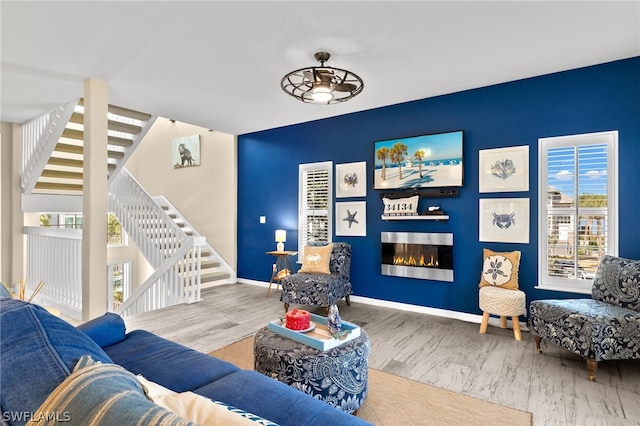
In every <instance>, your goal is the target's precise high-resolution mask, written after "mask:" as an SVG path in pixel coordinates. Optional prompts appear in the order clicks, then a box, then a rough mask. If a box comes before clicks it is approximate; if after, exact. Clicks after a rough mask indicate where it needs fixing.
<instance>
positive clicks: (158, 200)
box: [151, 195, 236, 284]
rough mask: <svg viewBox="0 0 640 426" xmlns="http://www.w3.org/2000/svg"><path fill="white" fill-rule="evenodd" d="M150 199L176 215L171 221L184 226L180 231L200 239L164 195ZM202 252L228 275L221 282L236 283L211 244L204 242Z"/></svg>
mask: <svg viewBox="0 0 640 426" xmlns="http://www.w3.org/2000/svg"><path fill="white" fill-rule="evenodd" d="M151 198H152V199H153V200H154V201H155V202H156V204H158V205H159V206H167V207H168V210H165V211H166V212H167V213H173V214H175V215H176V217H175V218H174V219H173V221H174V222H175V221H176V220H178V221H180V222H182V223H183V224H184V226H183V227H180V229H183V230H187V229H188V230H190V231H191V232H192V235H193V236H194V237H202V234H200V233H199V232H198V230H197V229H196V228H195V227H194V226H193V225H192V224H191V222H189V220H188V219H187V217H186V216H185V215H183V214H182V213H181V212H180V210H178V208H177V207H176V206H175V205H174V204H173V203H172V202H171V201H169V199H168V198H167V197H166V196H164V195H154V196H152V197H151ZM204 250H206V251H207V252H208V253H210V256H212V257H213V258H215V259H216V261H217V262H219V263H220V267H219V269H220V270H221V271H224V272H226V273H227V274H228V277H227V278H225V279H224V280H222V282H223V283H224V284H231V283H235V282H236V271H235V270H234V269H233V268H232V267H231V265H229V263H228V262H227V261H226V260H225V259H224V257H222V255H221V254H220V253H219V252H218V251H217V250H216V249H215V248H213V246H212V245H211V244H209V242H206V245H205V247H204Z"/></svg>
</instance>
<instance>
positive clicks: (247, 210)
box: [238, 57, 640, 314]
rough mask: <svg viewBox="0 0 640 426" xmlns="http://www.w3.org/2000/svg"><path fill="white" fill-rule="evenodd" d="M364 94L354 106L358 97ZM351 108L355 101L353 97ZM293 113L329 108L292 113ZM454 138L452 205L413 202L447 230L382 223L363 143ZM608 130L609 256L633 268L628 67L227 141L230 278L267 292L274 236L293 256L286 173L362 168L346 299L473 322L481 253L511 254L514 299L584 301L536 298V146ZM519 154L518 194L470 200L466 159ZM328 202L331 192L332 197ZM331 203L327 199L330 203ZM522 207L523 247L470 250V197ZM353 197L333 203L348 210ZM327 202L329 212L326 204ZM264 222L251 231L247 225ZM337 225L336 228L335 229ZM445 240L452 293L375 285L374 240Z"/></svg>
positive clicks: (637, 120) (639, 69) (385, 280)
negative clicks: (615, 197) (231, 203)
mask: <svg viewBox="0 0 640 426" xmlns="http://www.w3.org/2000/svg"><path fill="white" fill-rule="evenodd" d="M366 93H367V89H366V88H365V90H364V92H363V93H362V94H361V95H360V96H367V94H366ZM351 102H357V98H356V99H354V100H352V101H351ZM300 108H331V106H326V107H323V106H316V105H304V104H302V103H301V104H300ZM453 130H462V131H463V132H464V186H463V187H462V188H461V189H460V195H459V196H458V197H455V198H434V199H427V200H425V199H423V200H422V201H421V205H420V207H421V210H424V209H426V207H427V206H429V205H440V206H441V207H442V208H443V210H445V211H446V212H447V213H448V214H449V215H450V216H451V218H450V220H449V221H447V222H432V221H397V222H389V221H382V220H381V218H380V215H381V214H382V208H383V205H382V201H381V200H380V191H376V190H374V189H373V165H374V142H375V141H379V140H384V139H392V138H401V137H406V136H416V135H422V134H432V133H441V132H448V131H453ZM608 130H618V131H619V190H620V194H619V207H620V212H619V219H620V239H619V254H620V256H623V257H629V258H635V259H640V224H639V220H638V216H636V215H638V214H639V213H640V195H639V194H640V171H639V167H640V57H635V58H631V59H627V60H621V61H615V62H611V63H606V64H601V65H595V66H590V67H586V68H580V69H576V70H571V71H566V72H560V73H555V74H550V75H545V76H540V77H535V78H529V79H525V80H518V81H514V82H508V83H503V84H498V85H494V86H489V87H484V88H479V89H473V90H468V91H464V92H459V93H453V94H448V95H444V96H438V97H434V98H428V99H423V100H418V101H413V102H407V103H403V104H398V105H392V106H388V107H382V108H378V109H373V110H367V111H363V112H358V113H353V114H348V115H343V116H339V117H334V118H328V119H323V120H318V121H313V122H308V123H303V124H299V125H292V126H287V127H282V128H277V129H271V130H266V131H261V132H256V133H251V134H245V135H240V136H239V137H238V277H239V278H240V279H250V280H257V281H268V280H269V278H270V275H269V274H270V270H271V265H272V263H273V262H274V261H275V258H273V257H271V256H268V255H266V254H265V252H266V251H269V250H275V241H274V233H275V230H276V229H286V230H287V242H286V245H285V247H286V248H287V249H289V250H296V249H297V214H298V165H299V164H300V163H312V162H318V161H329V160H330V161H333V163H334V172H335V165H336V164H342V163H350V162H358V161H366V162H367V187H368V189H367V196H366V202H367V236H366V237H343V236H340V237H336V236H335V227H334V230H333V235H334V236H333V240H334V241H346V242H349V243H351V245H352V251H353V255H352V256H353V258H352V270H351V281H352V284H353V289H354V293H355V295H358V296H365V297H369V298H375V299H382V300H388V301H394V302H401V303H408V304H415V305H421V306H426V307H434V308H443V309H448V310H454V311H460V312H467V313H473V314H478V313H480V310H479V309H478V282H479V279H480V270H481V265H482V249H483V247H487V248H490V249H493V250H497V251H510V250H521V251H522V262H521V267H520V288H521V289H522V290H524V291H525V292H526V293H527V300H528V301H530V300H533V299H542V298H569V297H588V296H585V295H576V294H573V293H562V292H552V291H542V290H536V289H534V286H536V285H537V262H538V244H537V235H538V226H537V221H538V213H537V211H538V210H537V209H538V201H537V190H538V172H537V168H538V138H543V137H551V136H562V135H571V134H578V133H590V132H600V131H608ZM518 145H529V147H530V148H529V149H530V151H529V167H530V175H529V180H530V184H529V187H530V190H529V191H527V192H510V193H488V194H480V193H479V192H478V150H481V149H490V148H499V147H508V146H518ZM334 192H335V188H334ZM334 196H335V194H334ZM512 197H513V198H521V197H528V198H530V204H531V224H530V243H529V244H507V243H485V242H479V241H478V204H479V201H478V200H479V199H480V198H512ZM356 200H363V198H353V199H343V198H340V199H338V200H337V201H356ZM334 201H336V200H335V199H334ZM261 215H265V216H267V223H266V224H260V223H259V217H260V216H261ZM336 219H337V218H336ZM382 231H407V232H452V233H453V234H454V282H452V283H448V282H440V281H430V280H419V279H411V278H396V277H388V276H383V275H381V274H380V256H381V254H380V232H382Z"/></svg>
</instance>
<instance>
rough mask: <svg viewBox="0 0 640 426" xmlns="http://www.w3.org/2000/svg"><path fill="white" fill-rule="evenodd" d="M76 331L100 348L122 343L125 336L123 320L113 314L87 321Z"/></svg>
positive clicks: (108, 313)
mask: <svg viewBox="0 0 640 426" xmlns="http://www.w3.org/2000/svg"><path fill="white" fill-rule="evenodd" d="M78 329H79V330H82V331H83V332H85V333H86V334H87V336H89V337H91V339H92V340H93V341H94V342H96V343H97V344H98V346H100V347H101V348H104V347H106V346H109V345H113V344H115V343H118V342H122V341H123V340H124V339H125V336H126V334H127V330H126V327H125V325H124V320H123V319H122V317H121V316H120V315H118V314H114V313H113V312H107V313H106V314H104V315H102V316H100V317H98V318H94V319H92V320H90V321H87V322H85V323H84V324H82V325H80V326H78Z"/></svg>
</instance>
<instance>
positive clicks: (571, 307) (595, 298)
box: [528, 256, 640, 381]
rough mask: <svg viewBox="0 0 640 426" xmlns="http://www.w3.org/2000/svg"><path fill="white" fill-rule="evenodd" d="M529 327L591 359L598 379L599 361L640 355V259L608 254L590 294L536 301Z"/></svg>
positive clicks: (592, 376)
mask: <svg viewBox="0 0 640 426" xmlns="http://www.w3.org/2000/svg"><path fill="white" fill-rule="evenodd" d="M529 311H530V313H529V320H528V326H529V331H530V332H531V333H532V334H533V335H534V338H535V342H536V349H537V350H538V352H541V350H540V341H541V339H545V340H549V341H550V342H552V343H555V344H557V345H560V346H561V347H563V348H565V349H568V350H570V351H571V352H574V353H576V354H578V355H580V356H582V357H584V358H585V359H586V361H587V368H588V371H589V380H592V381H594V380H595V374H596V369H597V367H598V362H599V361H605V360H617V359H636V358H640V260H631V259H623V258H619V257H613V256H604V257H603V258H602V259H601V260H600V264H599V265H598V269H597V270H596V275H595V278H594V279H593V286H592V288H591V299H569V300H536V301H533V302H531V305H530V306H529Z"/></svg>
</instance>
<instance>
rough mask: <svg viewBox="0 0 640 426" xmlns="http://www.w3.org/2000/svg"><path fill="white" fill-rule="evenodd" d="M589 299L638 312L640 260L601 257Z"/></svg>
mask: <svg viewBox="0 0 640 426" xmlns="http://www.w3.org/2000/svg"><path fill="white" fill-rule="evenodd" d="M591 297H592V298H593V299H596V300H602V301H603V302H607V303H611V304H613V305H617V306H621V307H623V308H629V309H633V310H634V311H636V312H640V260H632V259H624V258H621V257H615V256H609V255H606V256H602V258H601V259H600V263H599V264H598V268H597V269H596V275H595V277H594V279H593V286H592V287H591Z"/></svg>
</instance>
